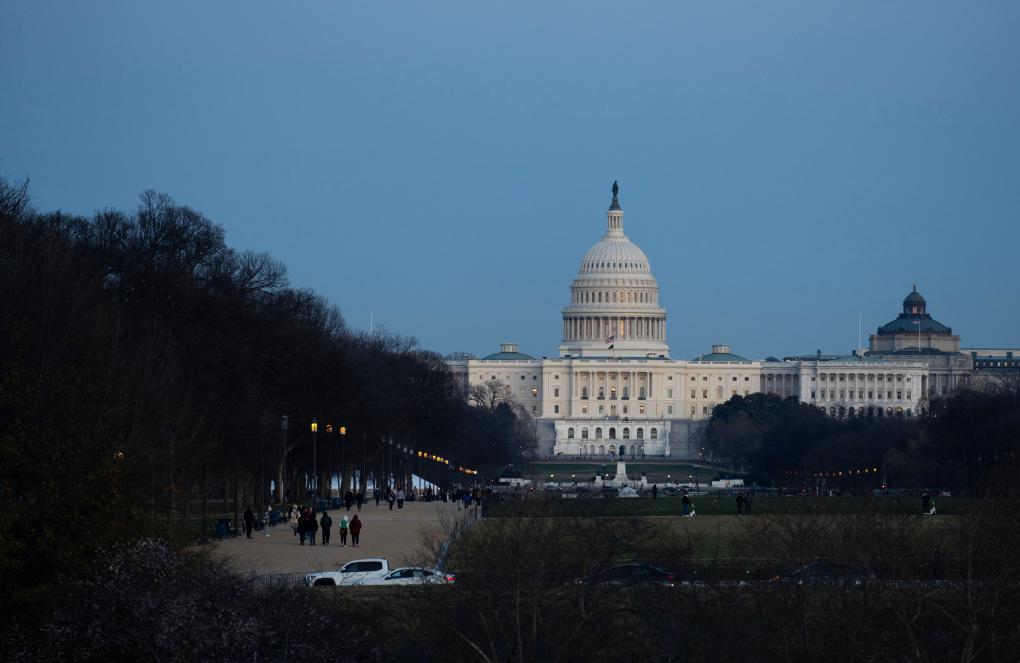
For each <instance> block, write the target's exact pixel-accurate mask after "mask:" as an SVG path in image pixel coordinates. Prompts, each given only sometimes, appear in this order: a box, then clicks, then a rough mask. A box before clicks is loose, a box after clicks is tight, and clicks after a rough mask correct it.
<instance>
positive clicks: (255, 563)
mask: <svg viewBox="0 0 1020 663" xmlns="http://www.w3.org/2000/svg"><path fill="white" fill-rule="evenodd" d="M441 513H445V514H446V515H447V516H448V517H451V518H456V517H457V516H458V515H460V514H462V513H463V512H458V511H457V504H456V503H454V502H446V503H444V502H405V503H404V508H403V509H402V510H399V509H397V507H396V506H394V507H393V511H390V510H389V508H388V506H387V504H386V502H382V503H380V505H379V507H378V508H377V507H376V506H375V502H374V501H373V502H370V503H369V504H367V505H365V506H364V507H362V509H361V511H358V510H357V508H356V507H354V508H352V509H351V510H350V512H348V511H347V510H346V509H343V508H341V509H329V516H330V518H332V519H333V528H332V537H331V539H330V544H329V545H328V546H323V545H320V542H321V541H322V532H321V531H320V532H318V533H317V534H316V544H315V545H314V546H310V545H308V544H307V543H306V544H305V545H303V546H302V545H300V544H299V539H298V537H297V536H296V535H294V534H293V533H292V531H291V528H290V526H289V525H287V524H286V523H283V524H280V525H277V526H276V527H270V528H269V536H266V535H265V532H257V531H256V532H252V535H251V537H252V538H251V539H248V538H245V536H244V535H243V534H242V535H241V536H239V537H235V538H232V539H227V540H224V541H218V542H216V543H214V544H213V554H214V555H219V556H225V557H228V558H229V559H230V561H231V566H233V567H234V568H236V569H237V570H238V571H241V572H243V573H249V572H254V573H256V574H268V573H306V572H309V571H332V570H335V569H336V568H337V567H338V566H339V565H341V564H344V563H345V562H349V561H350V560H352V559H360V558H363V557H385V558H386V559H388V560H389V562H390V566H391V567H396V566H404V565H411V564H419V563H421V562H423V561H424V562H425V563H427V564H432V563H434V561H435V560H431V559H428V560H421V559H419V555H421V531H422V530H423V528H424V529H438V528H439V516H440V514H441ZM354 514H358V517H359V518H360V519H361V521H362V522H363V523H364V527H363V529H362V530H361V545H359V546H358V547H357V548H352V547H351V539H350V535H348V537H347V546H346V547H340V536H339V534H338V533H337V532H338V528H339V525H340V518H341V517H342V516H347V518H348V520H350V519H351V518H353V517H354ZM316 520H318V518H316Z"/></svg>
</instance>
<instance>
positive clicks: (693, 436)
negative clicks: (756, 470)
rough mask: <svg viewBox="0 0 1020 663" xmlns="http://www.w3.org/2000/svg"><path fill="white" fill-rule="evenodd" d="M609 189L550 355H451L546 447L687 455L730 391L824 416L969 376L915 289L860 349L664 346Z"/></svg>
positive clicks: (555, 451) (918, 398)
mask: <svg viewBox="0 0 1020 663" xmlns="http://www.w3.org/2000/svg"><path fill="white" fill-rule="evenodd" d="M618 191H619V190H618V188H617V186H616V183H615V182H614V184H613V198H612V202H611V204H610V206H609V210H608V212H607V215H606V230H605V233H604V234H603V235H602V237H601V239H599V241H598V242H596V243H595V244H594V245H592V247H591V248H590V249H588V251H587V252H586V253H585V254H584V256H583V258H582V259H581V262H580V264H579V266H578V273H577V276H576V277H575V278H574V280H573V282H572V283H571V285H570V299H569V302H568V304H567V306H566V307H565V308H564V309H563V311H562V317H563V325H562V329H561V343H560V346H559V357H556V358H546V357H542V358H541V359H537V358H535V357H532V356H530V355H527V354H524V353H522V352H520V351H519V349H518V347H517V345H516V344H513V343H504V344H503V345H502V346H501V347H500V351H499V352H497V353H494V354H491V355H488V356H487V357H484V358H482V359H471V358H464V357H461V358H457V359H450V360H448V364H449V366H450V369H451V372H452V373H453V375H454V376H455V379H457V380H458V381H459V384H460V386H461V388H462V389H463V390H464V393H465V395H467V394H468V393H469V392H470V390H471V388H472V387H478V386H482V385H486V384H495V385H499V386H500V387H499V388H500V389H501V390H502V391H503V393H505V394H508V395H509V396H510V397H511V398H512V399H513V401H514V402H515V403H516V404H518V405H520V406H522V407H523V408H524V409H525V410H526V411H527V412H529V413H530V414H531V415H532V416H533V417H534V419H535V422H536V427H537V432H538V439H539V451H540V453H542V454H543V455H548V456H581V457H596V458H613V457H616V458H619V457H621V456H622V457H624V458H630V457H641V456H658V457H673V458H687V459H690V458H695V457H697V453H698V451H699V450H700V448H701V444H700V433H701V432H702V430H703V428H704V426H705V424H706V423H707V421H708V419H709V418H710V417H711V414H712V411H713V409H714V408H715V407H717V406H718V405H720V404H721V403H724V402H726V401H727V400H729V399H730V398H731V397H733V396H734V395H741V396H747V395H750V394H752V393H758V392H761V393H772V394H776V395H779V396H781V397H787V398H788V397H795V398H798V399H799V400H801V401H803V402H805V403H811V404H812V405H815V406H817V407H819V408H821V409H822V410H824V411H825V412H826V413H827V414H830V415H833V416H861V415H864V416H914V415H916V413H917V412H918V411H919V409H920V408H923V407H924V404H925V398H926V397H927V396H928V395H929V394H942V393H948V391H949V390H951V389H955V388H960V387H963V386H966V385H967V384H968V382H967V378H968V376H969V374H970V372H971V371H972V368H973V366H972V364H973V359H972V358H971V357H968V356H967V355H964V354H962V353H960V351H959V337H957V336H954V335H953V334H952V330H951V329H950V328H948V327H945V326H944V325H942V324H941V323H939V322H937V321H935V320H934V319H932V318H931V316H930V315H928V313H927V311H926V304H925V301H924V298H923V297H921V295H920V294H919V293H917V292H916V289H915V291H914V292H912V293H911V294H910V295H908V296H907V298H906V299H905V300H904V311H903V314H901V315H900V316H899V317H898V318H897V319H896V320H894V321H892V322H890V323H889V324H887V325H883V326H882V327H881V328H879V330H878V333H877V334H876V335H874V336H872V337H871V346H870V349H869V352H868V353H867V354H866V355H864V356H858V355H857V354H856V353H855V354H853V355H849V356H822V355H820V354H818V355H813V356H811V355H809V356H802V357H787V358H785V359H784V360H782V361H780V360H778V359H774V358H769V359H766V360H751V359H746V358H744V357H741V356H739V355H737V354H734V353H733V352H732V350H731V348H730V347H729V346H728V345H722V344H719V345H713V346H712V348H711V352H708V353H705V354H702V355H699V356H698V357H692V358H690V359H673V358H671V357H670V352H669V344H668V341H667V327H666V320H667V314H666V310H665V309H663V308H662V307H661V306H660V303H659V284H658V282H657V281H656V279H655V277H654V276H653V274H652V269H651V263H650V261H649V259H648V257H647V256H646V255H645V253H644V251H642V250H641V249H640V247H638V246H637V245H636V244H635V243H633V242H632V241H631V240H630V238H629V237H628V236H627V235H626V233H625V232H624V223H623V216H624V213H623V209H622V208H621V206H620V201H619V195H618ZM915 321H917V322H915ZM918 334H920V336H918Z"/></svg>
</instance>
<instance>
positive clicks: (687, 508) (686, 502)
mask: <svg viewBox="0 0 1020 663" xmlns="http://www.w3.org/2000/svg"><path fill="white" fill-rule="evenodd" d="M682 504H683V511H682V513H683V515H685V516H689V515H691V498H690V496H688V495H687V491H684V499H683V503H682Z"/></svg>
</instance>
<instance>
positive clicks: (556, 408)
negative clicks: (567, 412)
mask: <svg viewBox="0 0 1020 663" xmlns="http://www.w3.org/2000/svg"><path fill="white" fill-rule="evenodd" d="M553 413H554V414H559V413H560V406H559V405H553Z"/></svg>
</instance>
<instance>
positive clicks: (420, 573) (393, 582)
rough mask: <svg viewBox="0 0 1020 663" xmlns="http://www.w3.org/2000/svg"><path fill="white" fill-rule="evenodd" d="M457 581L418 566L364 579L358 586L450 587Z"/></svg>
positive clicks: (454, 577) (442, 572) (435, 570)
mask: <svg viewBox="0 0 1020 663" xmlns="http://www.w3.org/2000/svg"><path fill="white" fill-rule="evenodd" d="M456 581H457V577H456V576H455V575H453V574H452V573H446V572H444V571H439V570H437V569H426V568H422V567H418V566H402V567H400V568H399V569H394V570H392V571H390V572H389V573H387V574H386V575H384V576H383V577H381V578H365V579H364V580H362V581H361V582H359V583H357V584H359V585H373V586H379V587H396V586H398V585H450V584H453V583H454V582H456Z"/></svg>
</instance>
